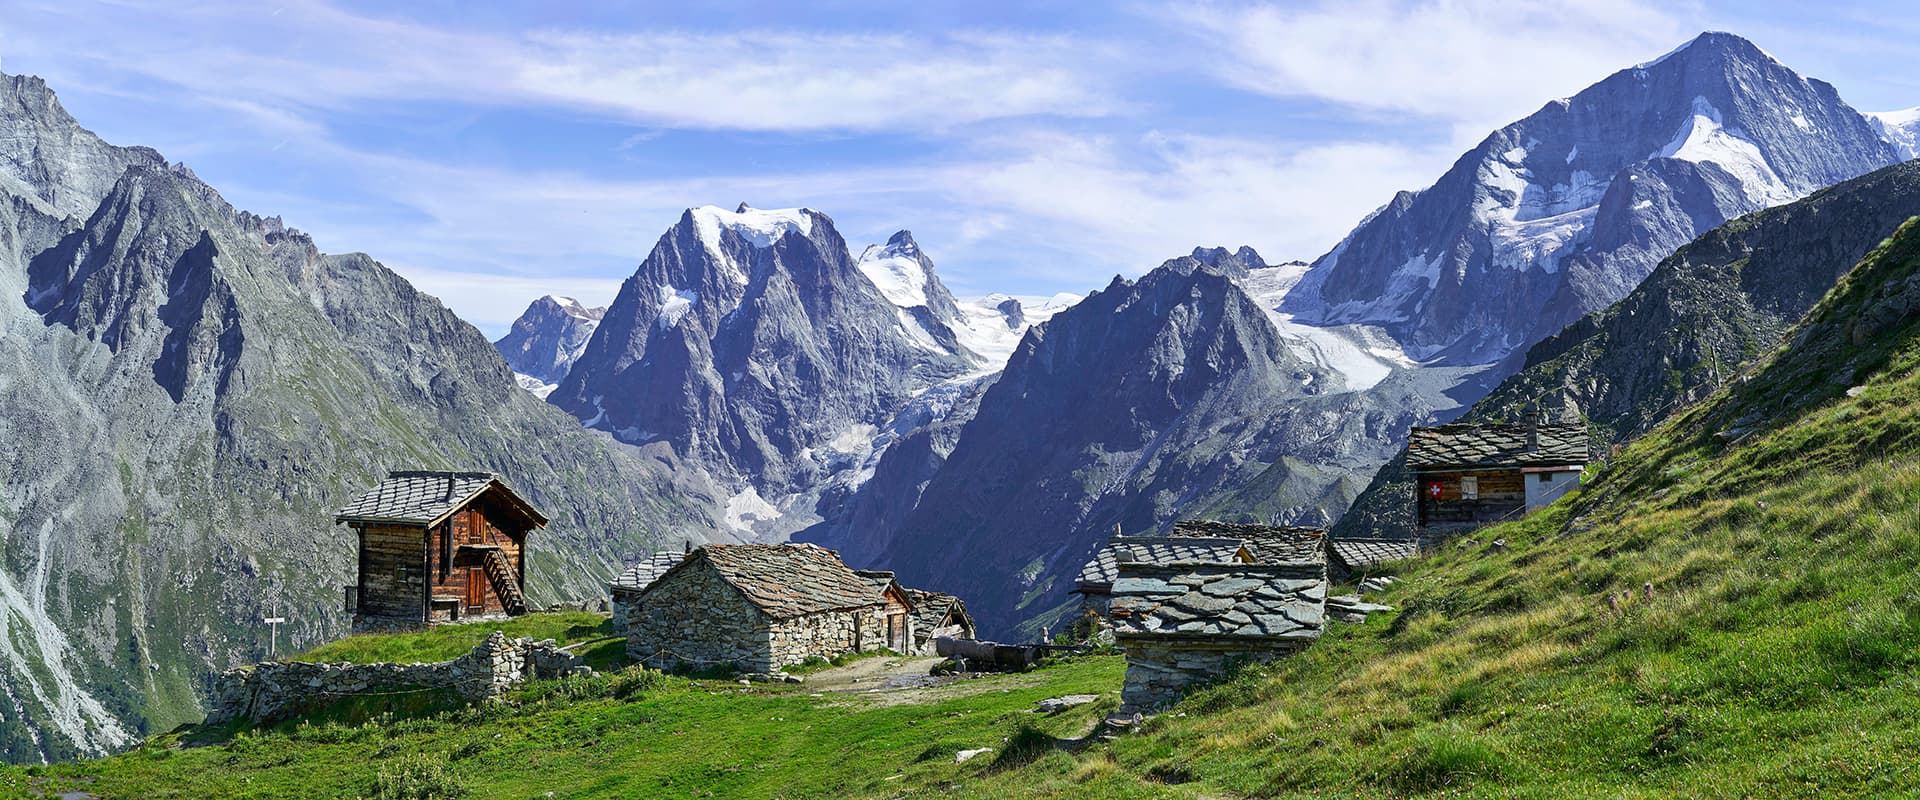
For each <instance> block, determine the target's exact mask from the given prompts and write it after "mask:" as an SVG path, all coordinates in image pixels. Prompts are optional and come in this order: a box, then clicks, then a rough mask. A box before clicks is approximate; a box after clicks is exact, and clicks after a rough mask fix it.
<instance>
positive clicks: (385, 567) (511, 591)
mask: <svg viewBox="0 0 1920 800" xmlns="http://www.w3.org/2000/svg"><path fill="white" fill-rule="evenodd" d="M334 519H335V521H336V522H341V523H345V524H346V525H347V526H349V527H351V528H353V529H354V532H355V533H356V534H358V537H359V549H360V556H359V571H358V578H357V580H356V581H355V583H354V585H352V586H349V587H347V609H348V611H349V613H351V614H352V615H353V625H354V629H355V630H388V629H396V628H412V627H420V626H424V625H437V624H440V623H446V622H458V621H466V620H473V619H489V618H502V617H508V616H517V615H520V614H524V613H526V612H527V599H526V597H527V596H526V539H527V534H528V533H530V532H531V531H533V530H534V529H536V528H540V527H544V526H545V525H546V524H547V517H546V515H544V514H541V513H540V512H539V511H537V510H535V509H534V507H533V506H532V505H530V504H529V503H527V501H526V500H524V499H521V497H520V495H519V494H516V493H515V492H514V491H513V489H512V488H510V487H508V486H507V485H506V483H505V482H503V481H501V480H500V478H499V477H497V476H495V475H494V474H493V473H490V472H432V471H420V470H414V471H395V472H389V473H387V478H386V480H383V481H381V482H380V483H379V484H378V485H376V486H374V487H373V488H372V489H369V490H367V492H366V493H365V494H363V495H361V496H360V497H359V498H358V499H356V500H354V501H353V502H352V503H351V504H349V505H348V506H347V507H346V508H343V509H340V513H339V514H338V515H337V516H335V517H334Z"/></svg>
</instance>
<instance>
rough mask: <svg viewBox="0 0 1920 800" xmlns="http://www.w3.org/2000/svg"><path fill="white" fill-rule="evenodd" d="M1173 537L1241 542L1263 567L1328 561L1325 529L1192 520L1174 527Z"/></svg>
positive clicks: (1180, 522)
mask: <svg viewBox="0 0 1920 800" xmlns="http://www.w3.org/2000/svg"><path fill="white" fill-rule="evenodd" d="M1173 535H1175V536H1204V537H1208V538H1213V539H1238V540H1240V541H1241V542H1243V543H1244V544H1246V547H1247V552H1248V553H1249V554H1250V555H1252V556H1253V560H1255V561H1257V562H1260V563H1263V564H1264V563H1268V562H1279V561H1321V562H1324V561H1326V560H1327V550H1326V541H1327V529H1326V528H1310V527H1304V526H1295V525H1257V524H1249V523H1239V522H1215V521H1213V520H1205V519H1189V520H1181V521H1179V522H1176V523H1174V524H1173Z"/></svg>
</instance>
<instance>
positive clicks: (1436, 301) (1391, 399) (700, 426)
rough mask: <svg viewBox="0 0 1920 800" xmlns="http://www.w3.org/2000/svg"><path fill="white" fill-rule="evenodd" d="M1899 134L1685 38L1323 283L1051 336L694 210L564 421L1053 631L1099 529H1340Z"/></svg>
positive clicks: (1201, 299)
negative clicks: (1655, 278) (1409, 472)
mask: <svg viewBox="0 0 1920 800" xmlns="http://www.w3.org/2000/svg"><path fill="white" fill-rule="evenodd" d="M1916 116H1920V115H1915V114H1911V113H1909V114H1899V113H1894V114H1878V115H1864V114H1861V113H1860V112H1857V111H1855V110H1854V109H1852V108H1850V107H1849V106H1847V105H1846V103H1844V102H1843V101H1841V100H1840V98H1839V96H1838V94H1837V93H1836V92H1835V90H1834V89H1833V87H1831V86H1829V85H1827V84H1825V83H1822V82H1820V81H1817V80H1811V79H1806V78H1802V77H1801V76H1799V75H1797V74H1795V73H1794V72H1793V71H1792V70H1790V69H1788V68H1787V67H1785V66H1783V65H1781V64H1780V63H1779V62H1778V61H1776V60H1775V59H1773V58H1772V57H1771V56H1769V55H1767V54H1766V53H1764V52H1762V51H1761V50H1760V49H1759V48H1757V47H1755V46H1753V45H1752V44H1751V43H1749V42H1747V41H1745V40H1744V39H1741V38H1739V37H1737V36H1733V35H1730V34H1722V33H1708V34H1703V35H1702V36H1700V37H1698V38H1696V39H1694V40H1692V41H1691V42H1688V43H1687V44H1686V45H1684V46H1682V47H1680V48H1679V49H1677V50H1675V51H1674V52H1672V53H1670V54H1668V55H1667V56H1664V57H1662V58H1660V59H1657V60H1655V61H1653V62H1649V63H1646V64H1641V65H1638V66H1635V67H1631V68H1628V69H1625V70H1622V71H1620V72H1618V73H1616V74H1614V75H1612V76H1610V77H1607V78H1606V79H1604V80H1602V81H1600V82H1599V83H1597V84H1595V85H1594V86H1592V87H1590V88H1588V89H1586V90H1584V91H1582V92H1580V93H1578V94H1576V95H1574V96H1572V97H1570V98H1566V99H1563V100H1556V101H1554V102H1551V103H1548V104H1547V105H1546V106H1545V107H1543V108H1542V109H1541V110H1540V111H1539V112H1537V113H1535V114H1533V115H1531V116H1529V117H1527V118H1526V119H1524V120H1521V121H1519V122H1516V123H1514V124H1513V125H1510V126H1507V127H1505V128H1502V129H1500V130H1498V131H1495V132H1494V133H1492V134H1491V135H1489V136H1488V137H1487V138H1486V139H1485V140H1484V141H1483V142H1481V143H1480V145H1479V146H1477V147H1475V148H1474V149H1473V150H1472V151H1470V152H1468V153H1467V154H1465V155H1463V156H1462V157H1461V159H1460V160H1459V161H1458V162H1456V164H1455V165H1454V166H1453V168H1452V169H1450V170H1449V171H1448V172H1447V173H1446V174H1445V175H1443V176H1441V177H1440V179H1439V180H1438V181H1437V182H1435V183H1434V184H1433V185H1432V186H1431V187H1429V188H1427V189H1425V190H1422V191H1418V192H1403V193H1401V194H1400V195H1398V196H1397V197H1395V198H1393V200H1392V201H1391V202H1389V203H1388V204H1386V205H1385V206H1383V207H1381V209H1380V210H1379V211H1377V212H1375V213H1374V214H1372V215H1370V216H1369V217H1368V218H1367V219H1365V220H1363V221H1362V222H1361V223H1360V225H1359V226H1358V227H1357V228H1355V229H1354V231H1353V232H1352V233H1350V234H1349V235H1348V236H1346V237H1345V238H1344V239H1343V240H1342V241H1341V242H1340V243H1339V245H1338V246H1336V247H1335V248H1334V249H1333V250H1332V251H1331V252H1329V253H1327V254H1326V255H1324V256H1322V257H1320V258H1319V259H1316V260H1315V261H1313V262H1312V263H1311V264H1307V263H1301V262H1291V263H1287V264H1278V265H1269V264H1267V263H1266V262H1265V261H1264V260H1263V259H1262V258H1261V257H1260V256H1259V254H1258V253H1255V252H1253V251H1252V250H1251V249H1250V248H1240V249H1238V250H1234V251H1229V250H1227V249H1225V248H1197V249H1196V250H1195V251H1194V252H1193V253H1192V254H1191V255H1190V256H1188V257H1185V258H1181V259H1175V260H1174V261H1170V262H1168V263H1167V264H1166V265H1163V266H1162V267H1161V268H1159V269H1157V270H1154V271H1153V272H1151V273H1149V274H1148V275H1146V276H1144V277H1142V278H1140V279H1139V280H1138V281H1133V282H1128V281H1116V282H1115V283H1114V284H1112V285H1110V286H1108V287H1107V288H1106V289H1103V290H1101V291H1099V292H1095V293H1094V294H1093V295H1092V296H1090V297H1089V298H1088V299H1087V300H1086V301H1085V302H1083V303H1081V304H1079V305H1077V306H1074V307H1073V308H1071V309H1069V310H1068V311H1066V312H1063V313H1060V314H1058V315H1057V316H1054V317H1053V318H1052V319H1051V320H1050V321H1047V322H1046V323H1045V324H1042V325H1034V323H1036V322H1038V321H1039V320H1037V319H1033V318H1032V317H1033V316H1034V315H1032V314H1031V313H1030V312H1028V311H1027V310H1026V309H1023V308H1020V307H1017V306H1016V307H1015V309H1016V310H1017V311H1018V312H1019V314H1018V315H1016V314H1014V313H1008V312H1007V311H1006V310H1005V309H1000V308H994V307H992V306H991V305H990V304H987V303H982V302H973V303H962V302H960V301H958V300H956V299H954V298H953V297H952V296H951V295H950V294H948V293H947V292H946V290H945V289H944V288H943V287H942V286H941V284H940V283H939V280H938V278H937V277H936V276H935V272H934V267H933V263H932V261H931V260H930V259H928V258H927V256H926V254H925V253H924V252H922V251H921V250H920V248H919V247H918V245H917V244H915V243H914V242H913V241H912V239H911V237H910V236H907V235H905V234H904V233H903V234H901V235H897V236H895V237H894V238H893V239H892V240H891V241H889V242H888V243H886V244H884V245H873V246H870V247H867V248H865V249H864V250H863V251H862V254H861V255H860V256H858V257H854V256H852V255H851V253H850V252H849V251H847V249H846V248H845V246H844V244H843V243H842V242H841V241H840V239H839V237H838V234H837V233H835V232H834V231H833V229H832V225H831V222H830V221H829V220H827V219H826V218H825V216H824V215H821V214H819V213H817V212H813V211H807V210H789V211H780V212H767V211H756V210H753V209H749V208H745V207H742V208H740V209H738V210H736V211H734V212H725V211H723V210H721V209H717V208H711V207H709V208H705V209H693V210H690V211H689V212H688V213H687V215H686V216H685V217H684V218H683V219H682V221H681V223H680V224H679V225H677V226H675V228H674V229H673V230H670V231H669V232H668V233H667V234H666V235H665V236H663V237H662V239H661V241H660V244H659V245H657V246H656V247H655V250H654V252H653V253H652V254H651V255H650V256H649V257H648V258H647V260H646V261H645V262H644V263H643V264H642V265H641V267H640V268H639V270H638V271H637V272H636V274H635V276H634V278H632V279H630V280H629V281H628V282H627V285H626V286H624V287H623V288H622V291H621V294H620V299H618V300H616V302H615V304H614V306H613V308H612V309H611V310H610V311H609V315H608V319H609V322H608V323H607V324H606V326H604V327H603V329H602V331H601V332H600V333H599V334H598V335H596V336H595V339H594V341H593V342H592V343H590V344H589V346H588V348H587V354H586V355H585V356H584V357H583V358H582V360H581V361H580V362H579V363H578V364H577V365H576V366H575V367H574V369H573V372H572V374H571V375H570V376H569V377H568V379H567V380H566V381H565V382H563V384H562V387H561V390H560V392H558V393H556V395H555V402H557V403H559V404H560V405H562V407H565V408H567V409H568V410H569V411H572V412H573V413H574V414H575V415H576V416H577V417H579V418H581V419H582V421H584V422H586V423H587V424H588V425H589V426H591V427H596V428H600V429H603V430H607V431H609V432H612V433H613V434H614V435H615V436H616V437H618V438H621V439H622V440H623V441H629V442H650V441H667V442H671V443H672V444H673V447H674V450H675V452H677V453H680V454H682V455H683V456H685V457H686V458H687V459H688V460H689V461H691V462H694V463H698V464H701V465H704V466H706V467H707V468H708V469H709V470H710V471H711V473H712V474H713V476H714V479H715V480H716V481H717V482H719V483H721V484H723V485H726V486H729V487H733V491H734V492H735V494H733V496H732V497H731V499H730V500H729V504H728V508H729V513H728V517H729V519H730V521H731V523H732V527H733V528H734V530H735V531H736V532H738V533H739V534H740V535H750V536H755V537H769V538H778V537H783V536H788V535H796V534H797V535H799V536H800V537H802V538H806V539H810V540H814V541H820V542H823V543H826V544H829V545H830V546H834V547H836V548H839V549H841V550H842V551H843V553H844V554H845V555H846V557H847V558H848V559H849V560H850V561H851V562H854V563H859V564H862V565H867V564H872V565H882V564H884V565H885V566H887V567H888V568H893V569H897V570H899V571H900V572H901V574H902V575H903V576H907V577H909V578H911V579H912V580H913V581H914V582H917V583H920V584H923V585H928V586H933V587H937V588H941V589H945V590H951V591H958V592H960V593H962V594H964V595H966V596H968V597H969V599H970V602H971V603H972V604H973V605H974V606H976V607H977V609H978V612H979V614H980V616H981V619H982V622H983V623H984V625H985V627H986V628H987V629H988V630H989V631H993V632H999V633H1004V634H1007V635H1011V629H1012V628H1014V627H1015V626H1016V625H1018V624H1022V623H1024V624H1025V625H1026V626H1027V627H1028V628H1029V629H1030V630H1031V629H1034V628H1037V627H1038V626H1039V625H1042V624H1044V623H1046V622H1048V621H1050V620H1053V619H1057V618H1058V617H1059V615H1060V614H1061V613H1063V612H1064V611H1065V610H1066V609H1067V608H1069V607H1070V606H1071V601H1070V599H1069V598H1067V597H1066V596H1065V594H1064V592H1065V588H1066V587H1065V585H1064V584H1065V581H1066V579H1067V578H1068V577H1069V576H1070V575H1071V574H1072V573H1073V572H1074V570H1076V569H1077V568H1078V567H1079V565H1080V563H1081V561H1082V560H1084V558H1085V557H1086V555H1087V554H1088V553H1090V552H1091V551H1092V549H1093V548H1094V547H1095V546H1097V544H1098V542H1099V541H1100V540H1101V539H1102V538H1104V537H1105V536H1106V535H1107V534H1108V533H1110V532H1112V531H1113V530H1115V529H1118V530H1121V531H1124V532H1128V533H1139V532H1146V531H1151V530H1157V529H1162V528H1164V527H1166V526H1167V525H1168V524H1170V523H1171V521H1172V520H1174V519H1176V518H1179V517H1183V516H1193V515H1199V514H1206V515H1215V516H1223V517H1229V518H1235V519H1253V520H1263V521H1270V522H1288V523H1292V522H1326V521H1329V520H1332V519H1334V518H1337V517H1339V516H1340V515H1341V514H1342V513H1343V512H1344V511H1345V509H1346V508H1347V506H1348V504H1349V503H1350V502H1351V501H1352V500H1353V498H1354V497H1355V495H1356V494H1357V493H1358V492H1359V491H1360V489H1361V486H1362V485H1363V484H1364V482H1365V479H1366V477H1367V476H1370V475H1372V473H1373V471H1374V470H1375V468H1376V467H1378V466H1379V465H1380V464H1381V463H1383V462H1385V461H1386V460H1387V459H1388V458H1389V457H1390V456H1391V455H1392V453H1393V452H1394V451H1395V450H1397V448H1398V447H1399V446H1400V444H1401V441H1402V439H1403V437H1404V435H1405V431H1406V428H1407V427H1408V426H1409V425H1412V424H1416V423H1420V422H1426V421H1434V420H1445V419H1450V418H1452V417H1453V416H1456V415H1458V414H1460V413H1461V412H1463V411H1464V410H1465V409H1466V407H1467V406H1469V405H1471V404H1473V403H1474V402H1475V401H1477V400H1479V399H1480V398H1481V396H1482V395H1484V394H1486V393H1487V391H1488V390H1490V389H1491V388H1493V387H1494V386H1495V385H1497V384H1499V383H1500V381H1501V380H1502V379H1503V378H1505V377H1507V376H1508V375H1510V374H1512V373H1513V372H1515V371H1517V370H1519V369H1520V368H1521V367H1522V366H1523V365H1524V364H1525V363H1526V361H1525V359H1526V354H1527V352H1528V349H1529V348H1530V347H1531V346H1533V345H1534V344H1535V343H1536V342H1539V341H1541V340H1542V339H1545V338H1547V337H1549V336H1552V335H1554V334H1556V333H1559V332H1560V330H1561V329H1562V328H1564V327H1565V326H1566V325H1567V324H1568V323H1571V322H1574V321H1575V320H1578V319H1580V318H1581V317H1582V316H1583V315H1585V314H1588V313H1591V312H1594V311H1597V310H1599V309H1602V308H1606V307H1607V306H1609V305H1611V304H1612V303H1614V302H1615V301H1618V300H1620V299H1621V298H1622V297H1625V296H1626V295H1627V294H1628V293H1629V292H1630V291H1632V290H1633V289H1634V287H1635V286H1637V285H1639V284H1640V283H1641V281H1642V280H1643V279H1644V278H1646V277H1647V275H1648V274H1650V273H1651V272H1653V270H1654V267H1655V265H1656V264H1657V263H1659V262H1660V261H1661V259H1663V258H1665V257H1666V256H1667V255H1668V254H1670V253H1672V252H1673V251H1674V250H1675V249H1676V248H1678V247H1680V246H1681V245H1682V244H1685V243H1686V242H1688V241H1690V240H1692V239H1694V238H1695V237H1696V236H1699V235H1700V234H1701V233H1703V232H1705V231H1707V230H1709V229H1712V228H1714V227H1715V226H1718V225H1720V224H1722V223H1724V222H1726V221H1727V220H1729V219H1733V218H1735V217H1738V216H1740V215H1743V214H1746V213H1749V212H1752V211H1756V210H1760V209H1763V208H1766V207H1768V206H1772V205H1777V204H1780V203H1785V202H1789V201H1792V200H1794V199H1796V198H1799V197H1802V196H1805V195H1806V194H1808V193H1810V192H1813V191H1816V190H1818V189H1820V188H1822V187H1825V186H1827V185H1830V184H1832V183H1835V182H1839V181H1843V180H1846V179H1849V178H1853V177H1855V176H1858V175H1861V174H1863V173H1867V172H1870V171H1872V170H1875V169H1878V168H1881V167H1885V166H1887V165H1890V164H1893V163H1895V162H1897V161H1899V160H1900V159H1901V158H1902V157H1903V156H1905V155H1907V154H1908V152H1909V151H1910V148H1911V146H1912V145H1911V141H1912V131H1913V130H1914V128H1913V125H1914V119H1915V117H1916ZM862 278H864V280H862ZM830 299H831V300H830ZM1248 308H1252V309H1257V310H1259V311H1261V312H1262V313H1260V314H1246V313H1243V312H1244V310H1245V309H1248ZM616 317H618V318H621V320H620V322H619V327H613V326H614V322H612V320H614V319H615V318H616ZM683 319H684V320H687V321H686V322H683ZM1028 325H1033V327H1032V329H1031V330H1030V331H1025V338H1024V339H1022V338H1020V336H1021V332H1022V331H1024V330H1025V328H1024V326H1028ZM823 341H836V342H839V343H840V344H839V346H838V348H829V349H827V350H824V351H823V350H822V342H823ZM1016 341H1017V342H1018V347H1017V348H1016V347H1014V346H1012V343H1013V342H1016ZM869 364H870V365H874V366H875V367H877V369H873V370H871V371H863V369H862V365H869ZM1003 364H1004V365H1005V371H1004V372H998V370H999V369H1001V366H1002V365H1003ZM1196 376H1206V377H1205V379H1200V378H1197V377H1196Z"/></svg>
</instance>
